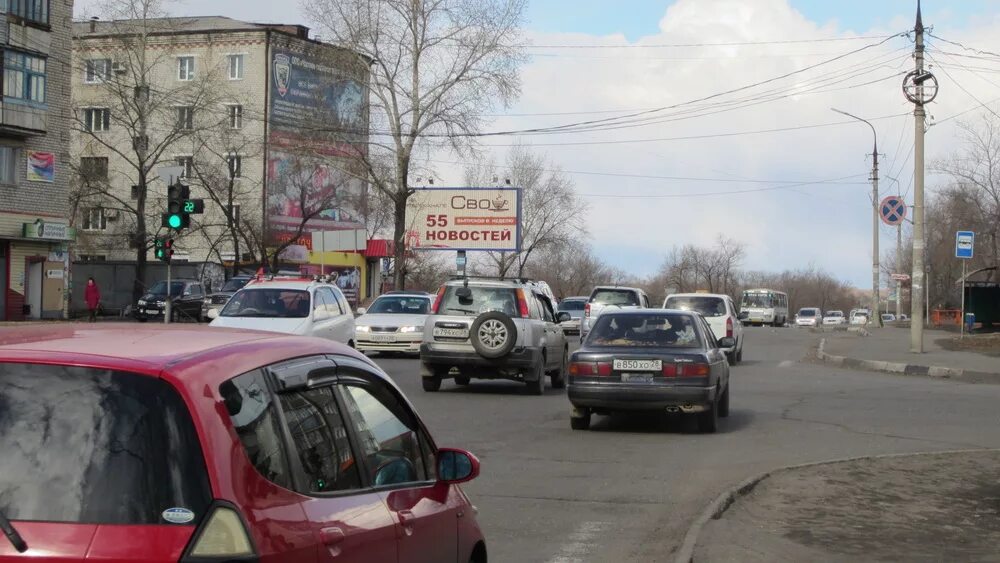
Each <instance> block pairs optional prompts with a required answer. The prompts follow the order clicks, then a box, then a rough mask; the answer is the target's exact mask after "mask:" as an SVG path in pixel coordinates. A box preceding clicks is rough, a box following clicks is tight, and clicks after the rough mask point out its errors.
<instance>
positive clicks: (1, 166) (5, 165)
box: [0, 146, 20, 184]
mask: <svg viewBox="0 0 1000 563" xmlns="http://www.w3.org/2000/svg"><path fill="white" fill-rule="evenodd" d="M19 152H20V151H18V150H17V147H3V146H0V184H15V183H17V158H18V156H17V155H18V154H19Z"/></svg>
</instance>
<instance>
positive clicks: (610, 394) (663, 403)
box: [568, 381, 718, 411]
mask: <svg viewBox="0 0 1000 563" xmlns="http://www.w3.org/2000/svg"><path fill="white" fill-rule="evenodd" d="M717 394H718V386H717V385H712V386H710V387H694V386H675V387H667V386H638V385H628V386H625V385H616V384H597V385H594V384H574V383H573V382H572V381H571V382H570V384H569V387H568V395H569V402H570V403H572V404H573V406H574V407H577V408H592V409H608V410H618V411H655V410H665V409H667V408H673V407H677V408H679V409H682V410H688V409H686V408H685V407H690V410H692V411H697V410H702V408H703V407H705V406H707V405H709V404H711V403H712V401H714V400H715V399H716V395H717Z"/></svg>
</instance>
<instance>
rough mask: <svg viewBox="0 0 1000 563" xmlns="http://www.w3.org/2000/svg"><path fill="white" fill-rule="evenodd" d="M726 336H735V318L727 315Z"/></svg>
mask: <svg viewBox="0 0 1000 563" xmlns="http://www.w3.org/2000/svg"><path fill="white" fill-rule="evenodd" d="M726 336H728V337H729V338H732V337H733V318H732V317H727V318H726Z"/></svg>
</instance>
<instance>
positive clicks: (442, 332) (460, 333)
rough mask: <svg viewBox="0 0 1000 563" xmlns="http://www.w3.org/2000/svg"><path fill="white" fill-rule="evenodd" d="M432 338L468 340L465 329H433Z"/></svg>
mask: <svg viewBox="0 0 1000 563" xmlns="http://www.w3.org/2000/svg"><path fill="white" fill-rule="evenodd" d="M434 336H439V337H441V338H468V337H469V330H468V329H465V328H435V329H434Z"/></svg>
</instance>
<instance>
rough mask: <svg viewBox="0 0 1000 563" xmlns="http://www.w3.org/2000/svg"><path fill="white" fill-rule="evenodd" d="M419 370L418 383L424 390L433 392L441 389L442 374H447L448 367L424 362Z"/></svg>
mask: <svg viewBox="0 0 1000 563" xmlns="http://www.w3.org/2000/svg"><path fill="white" fill-rule="evenodd" d="M421 368H422V369H421V370H420V384H421V385H422V386H423V388H424V391H427V392H428V393H434V392H437V391H439V390H441V380H442V379H443V377H442V376H443V375H447V374H448V368H446V367H441V366H429V365H427V364H424V365H422V366H421Z"/></svg>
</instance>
